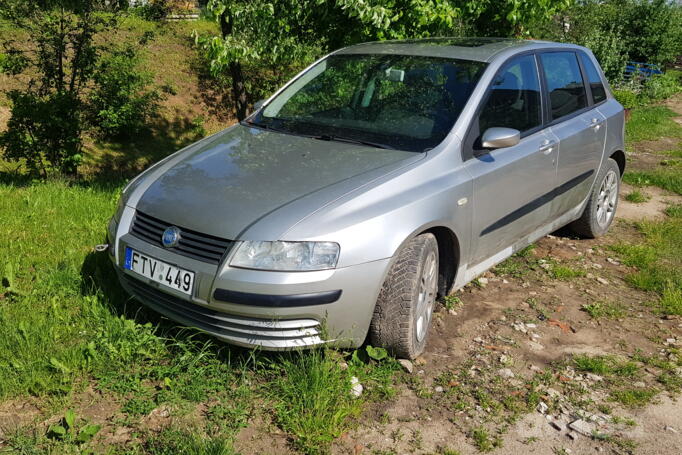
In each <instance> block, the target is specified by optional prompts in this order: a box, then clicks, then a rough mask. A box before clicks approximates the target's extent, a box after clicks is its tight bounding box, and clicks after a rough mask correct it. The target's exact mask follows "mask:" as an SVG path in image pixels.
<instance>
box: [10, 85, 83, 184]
mask: <svg viewBox="0 0 682 455" xmlns="http://www.w3.org/2000/svg"><path fill="white" fill-rule="evenodd" d="M8 96H9V99H10V100H11V102H12V114H11V117H10V119H9V122H7V130H6V131H5V132H4V133H2V134H0V148H3V149H4V158H5V159H7V160H10V161H24V162H25V164H26V166H27V167H28V169H29V171H31V173H33V174H40V175H42V176H43V177H47V176H48V175H50V174H52V173H54V172H55V171H56V172H61V173H63V174H68V175H75V174H76V170H77V169H78V164H79V163H80V162H81V159H82V155H81V149H82V142H81V131H82V124H81V123H82V122H81V115H80V112H81V106H80V101H79V99H78V98H77V97H76V96H74V95H73V94H72V93H70V92H62V93H59V92H56V93H51V94H48V95H42V96H41V95H38V94H36V93H32V92H20V91H16V90H15V91H12V92H10V93H9V94H8Z"/></svg>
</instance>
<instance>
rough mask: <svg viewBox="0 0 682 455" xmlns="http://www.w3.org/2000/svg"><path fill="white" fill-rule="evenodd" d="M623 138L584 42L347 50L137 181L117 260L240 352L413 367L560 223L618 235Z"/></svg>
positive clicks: (123, 272) (178, 311)
mask: <svg viewBox="0 0 682 455" xmlns="http://www.w3.org/2000/svg"><path fill="white" fill-rule="evenodd" d="M623 127H624V116H623V108H622V106H621V105H620V104H619V103H618V102H617V101H616V100H615V99H614V98H613V96H612V94H611V92H610V90H609V87H608V84H607V82H606V80H605V78H604V75H603V73H602V72H601V70H600V68H599V65H598V63H597V61H596V60H595V58H594V56H593V55H592V53H591V52H590V51H589V50H588V49H586V48H583V47H580V46H575V45H570V44H559V43H551V42H540V41H522V40H508V39H481V38H441V39H425V40H414V41H389V42H379V43H366V44H360V45H356V46H351V47H348V48H345V49H341V50H339V51H336V52H333V53H332V54H330V55H328V56H326V57H324V58H322V59H321V60H319V61H317V62H315V63H314V64H312V65H311V66H310V67H308V68H307V69H305V70H304V71H302V72H301V73H300V74H299V75H298V76H296V77H295V78H294V79H293V80H292V81H291V82H289V83H288V84H286V85H285V86H284V87H282V88H281V89H280V90H279V91H277V92H276V93H275V94H274V95H273V96H272V97H271V98H269V99H268V100H267V101H265V102H264V103H257V106H256V109H255V112H254V113H253V114H252V115H251V116H250V117H248V118H247V119H246V120H245V121H243V122H241V123H239V124H236V125H234V126H231V127H229V128H227V129H226V130H224V131H221V132H219V133H217V134H214V135H213V136H210V137H207V138H205V139H203V140H201V141H199V142H197V143H195V144H192V145H190V146H188V147H186V148H184V149H183V150H180V151H179V152H177V153H175V154H173V155H170V156H169V157H167V158H166V159H164V160H163V161H161V162H159V163H157V164H155V165H154V166H152V167H150V168H149V169H147V170H146V171H145V172H143V173H142V174H140V175H139V176H138V177H137V178H135V179H134V180H133V181H131V182H130V183H129V184H128V186H127V187H126V188H125V189H124V191H123V195H122V197H121V200H120V203H119V206H118V209H117V211H116V214H115V215H114V217H113V218H112V220H111V222H110V224H109V227H108V236H109V245H110V247H109V252H110V255H111V259H112V261H113V263H114V264H115V267H116V270H117V271H118V275H119V277H120V280H121V283H122V285H123V287H124V288H125V289H126V290H127V291H128V292H129V293H130V294H132V295H133V296H134V297H136V298H137V299H138V300H139V301H141V302H142V303H144V304H145V305H147V306H149V307H151V308H152V309H154V310H156V311H158V312H159V313H162V314H164V315H166V316H167V317H168V318H170V319H173V320H175V321H177V322H179V323H181V324H183V325H187V326H193V327H196V328H199V329H200V330H202V331H205V332H208V333H209V334H211V335H214V336H215V337H217V338H219V339H221V340H224V341H227V342H229V343H234V344H237V345H241V346H260V347H262V348H265V349H290V348H298V347H308V346H313V345H318V344H322V343H332V344H334V345H336V346H342V347H355V346H359V345H361V344H362V343H363V342H364V341H365V340H366V339H368V337H369V342H370V343H372V344H373V345H375V346H383V347H385V348H388V349H389V350H390V351H391V352H393V353H394V354H395V355H397V356H401V357H406V358H414V357H415V356H417V355H419V354H420V353H421V352H422V351H423V350H424V347H425V345H426V342H427V340H428V331H429V326H430V323H431V316H432V313H433V310H434V304H435V301H436V299H437V296H439V295H447V294H448V293H450V292H452V291H453V290H455V289H457V288H460V287H462V286H464V285H465V284H466V283H468V282H469V281H471V280H473V279H474V278H476V277H477V276H479V275H480V274H482V273H483V272H485V271H486V270H488V269H489V268H491V267H492V266H494V265H495V264H497V263H499V262H500V261H502V260H504V259H505V258H507V257H509V256H510V255H512V254H513V253H514V252H516V251H518V250H520V249H522V248H524V247H525V246H527V245H528V244H530V243H531V242H533V241H535V240H537V239H539V238H541V237H542V236H544V235H546V234H548V233H550V232H552V231H554V230H556V229H557V228H559V227H561V226H564V225H567V224H570V226H571V227H572V228H573V230H574V231H575V232H577V233H579V234H581V235H583V236H587V237H596V236H599V235H602V234H604V233H605V232H606V231H607V229H608V228H609V225H610V224H611V222H612V220H613V217H614V214H615V211H616V204H617V201H618V191H619V186H620V179H621V175H622V174H623V170H624V167H625V154H624V141H623Z"/></svg>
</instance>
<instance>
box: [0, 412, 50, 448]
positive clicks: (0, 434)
mask: <svg viewBox="0 0 682 455" xmlns="http://www.w3.org/2000/svg"><path fill="white" fill-rule="evenodd" d="M40 416H41V412H40V408H39V407H38V406H36V405H35V404H34V403H33V402H31V401H28V400H10V401H6V402H4V403H1V404H0V447H2V440H3V439H4V435H6V434H9V433H12V432H13V431H15V430H16V429H17V428H20V427H25V426H27V425H30V424H33V423H34V422H36V421H37V420H39V419H40Z"/></svg>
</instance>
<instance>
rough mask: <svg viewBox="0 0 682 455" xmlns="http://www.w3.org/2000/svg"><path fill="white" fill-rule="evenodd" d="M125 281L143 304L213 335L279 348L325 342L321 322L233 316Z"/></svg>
mask: <svg viewBox="0 0 682 455" xmlns="http://www.w3.org/2000/svg"><path fill="white" fill-rule="evenodd" d="M124 280H125V284H127V285H128V287H129V288H130V290H131V292H132V293H133V294H134V295H136V296H137V297H138V298H139V299H141V301H142V303H144V304H146V305H147V306H149V307H151V308H152V309H154V310H156V311H158V312H159V313H161V314H164V315H166V316H167V317H169V318H170V319H174V320H176V321H179V322H181V323H185V324H188V325H191V326H194V327H196V328H198V329H200V330H204V331H206V332H208V333H211V334H213V335H218V336H222V337H224V338H228V339H231V340H233V341H241V342H243V343H248V344H259V345H264V346H267V345H271V346H275V347H277V346H279V347H286V346H289V347H293V346H305V345H309V344H317V343H320V342H322V339H321V338H320V323H319V322H318V321H317V320H315V319H282V320H276V319H259V318H244V317H240V316H233V315H231V314H227V313H221V312H219V311H215V310H211V309H209V308H206V307H204V306H201V305H197V304H195V303H192V302H189V301H186V300H183V299H181V298H178V297H175V296H173V295H170V294H166V293H165V292H162V291H159V290H158V289H155V288H153V287H151V286H149V285H148V284H146V283H143V282H142V281H140V280H137V279H135V278H132V277H130V276H128V275H124Z"/></svg>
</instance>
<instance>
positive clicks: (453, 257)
mask: <svg viewBox="0 0 682 455" xmlns="http://www.w3.org/2000/svg"><path fill="white" fill-rule="evenodd" d="M425 233H430V234H433V235H434V236H435V237H436V241H437V242H438V295H439V296H441V297H442V296H446V295H447V294H448V293H449V291H450V289H452V286H453V284H454V283H455V276H456V275H457V270H458V269H459V259H460V258H461V252H460V244H459V239H458V238H457V235H456V234H455V233H454V232H453V231H452V230H451V229H450V228H448V227H445V226H434V227H430V228H429V229H426V230H425V231H422V232H420V233H419V234H417V235H421V234H425Z"/></svg>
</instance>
